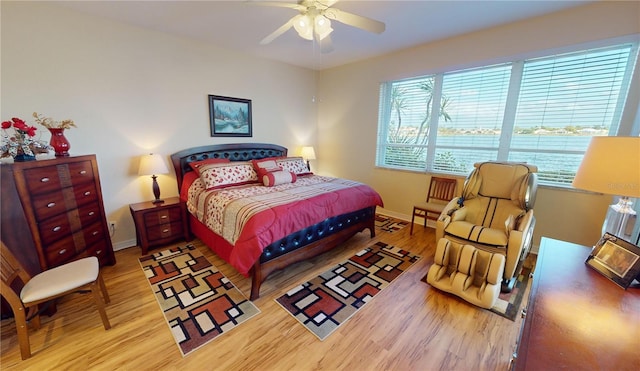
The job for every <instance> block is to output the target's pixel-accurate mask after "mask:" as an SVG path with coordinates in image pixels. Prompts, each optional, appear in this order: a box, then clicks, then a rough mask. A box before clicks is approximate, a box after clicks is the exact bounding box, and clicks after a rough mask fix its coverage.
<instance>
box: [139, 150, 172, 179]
mask: <svg viewBox="0 0 640 371" xmlns="http://www.w3.org/2000/svg"><path fill="white" fill-rule="evenodd" d="M168 172H169V169H168V168H167V165H166V163H165V162H164V159H163V158H162V156H160V155H159V154H157V153H150V154H148V155H143V156H142V157H140V167H139V168H138V175H156V174H166V173H168Z"/></svg>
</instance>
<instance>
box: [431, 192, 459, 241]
mask: <svg viewBox="0 0 640 371" xmlns="http://www.w3.org/2000/svg"><path fill="white" fill-rule="evenodd" d="M458 199H459V197H456V198H454V199H453V200H451V201H449V203H448V204H447V206H445V207H444V209H443V210H442V212H441V213H440V216H439V217H438V220H436V241H440V239H441V238H442V237H444V229H445V228H447V226H448V225H449V223H451V213H453V212H454V211H456V210H457V209H458V207H459V206H458Z"/></svg>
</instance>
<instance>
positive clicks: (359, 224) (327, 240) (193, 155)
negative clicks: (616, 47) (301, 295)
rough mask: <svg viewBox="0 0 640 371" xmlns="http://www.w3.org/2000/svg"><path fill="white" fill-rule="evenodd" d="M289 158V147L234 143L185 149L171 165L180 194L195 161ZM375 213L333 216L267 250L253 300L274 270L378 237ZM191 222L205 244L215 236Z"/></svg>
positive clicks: (254, 271)
mask: <svg viewBox="0 0 640 371" xmlns="http://www.w3.org/2000/svg"><path fill="white" fill-rule="evenodd" d="M286 155H287V148H285V147H282V146H278V145H275V144H265V143H234V144H218V145H210V146H202V147H195V148H189V149H185V150H182V151H180V152H176V153H174V154H172V155H171V162H172V163H173V167H174V169H175V172H176V178H177V181H178V191H180V190H181V189H182V188H181V187H182V180H183V179H184V174H186V173H188V172H190V171H192V169H191V167H190V166H189V163H190V162H192V161H200V160H205V159H209V158H228V159H229V160H231V161H250V160H252V159H261V158H265V157H279V156H286ZM375 210H376V206H375V205H374V206H372V207H367V208H365V209H362V210H358V211H355V212H351V213H348V214H343V215H336V216H333V217H330V218H328V219H326V220H324V221H322V222H320V223H318V224H315V225H312V226H309V227H307V228H305V229H303V230H300V231H296V232H294V233H292V234H291V235H289V236H287V237H285V238H283V239H281V240H278V241H275V242H273V243H272V244H271V245H269V246H267V247H265V248H264V250H263V252H262V255H261V256H260V259H258V261H256V263H255V264H254V266H253V267H252V268H251V277H252V279H251V296H250V300H255V299H257V298H258V297H260V285H261V284H262V282H264V281H265V280H266V278H267V277H268V276H269V275H270V274H271V273H273V272H274V271H277V270H280V269H283V268H285V267H287V266H289V265H291V264H293V263H296V262H299V261H302V260H306V259H309V258H312V257H314V256H317V255H320V254H322V253H324V252H326V251H329V250H331V249H333V248H335V247H336V246H338V245H340V244H341V243H343V242H345V241H346V240H348V239H349V238H351V237H352V236H354V235H355V234H356V233H359V232H362V231H364V230H365V229H367V228H368V229H369V231H370V234H371V238H373V237H375ZM189 221H190V223H189V225H190V229H191V232H192V233H193V234H195V235H196V236H197V237H198V238H200V239H201V240H203V242H204V241H207V240H210V238H207V236H206V234H207V233H210V234H213V232H211V231H208V230H207V231H206V232H205V231H204V229H205V228H202V227H201V226H203V224H202V223H200V222H199V221H198V220H197V219H196V218H195V217H193V216H191V215H190V216H189ZM194 224H199V226H200V228H194ZM209 248H210V249H212V250H214V249H213V248H212V246H209ZM214 251H215V250H214Z"/></svg>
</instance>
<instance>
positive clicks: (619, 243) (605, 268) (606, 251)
mask: <svg viewBox="0 0 640 371" xmlns="http://www.w3.org/2000/svg"><path fill="white" fill-rule="evenodd" d="M585 263H586V264H587V265H588V266H590V267H591V268H593V269H595V270H596V271H598V272H600V273H601V274H602V275H603V276H605V277H607V278H608V279H610V280H611V281H613V282H615V283H616V284H617V285H618V286H620V287H622V288H623V289H625V290H626V289H627V287H629V285H631V282H633V280H634V279H636V278H640V247H638V246H636V245H633V244H632V243H630V242H628V241H625V240H623V239H621V238H618V237H616V236H614V235H612V234H610V233H605V234H604V236H602V238H601V239H600V241H598V243H597V244H596V246H595V247H594V248H593V250H592V251H591V255H589V257H587V261H586V262H585Z"/></svg>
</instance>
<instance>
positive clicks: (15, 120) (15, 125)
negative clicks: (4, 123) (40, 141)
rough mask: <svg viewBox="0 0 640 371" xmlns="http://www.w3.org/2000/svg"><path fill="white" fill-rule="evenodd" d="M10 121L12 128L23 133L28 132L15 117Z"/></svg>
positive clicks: (22, 122)
mask: <svg viewBox="0 0 640 371" xmlns="http://www.w3.org/2000/svg"><path fill="white" fill-rule="evenodd" d="M11 120H12V121H13V127H14V128H16V129H18V130H20V131H25V132H26V131H28V130H29V126H28V125H27V124H26V123H25V122H24V121H23V120H20V119H19V118H17V117H14V118H12V119H11Z"/></svg>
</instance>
